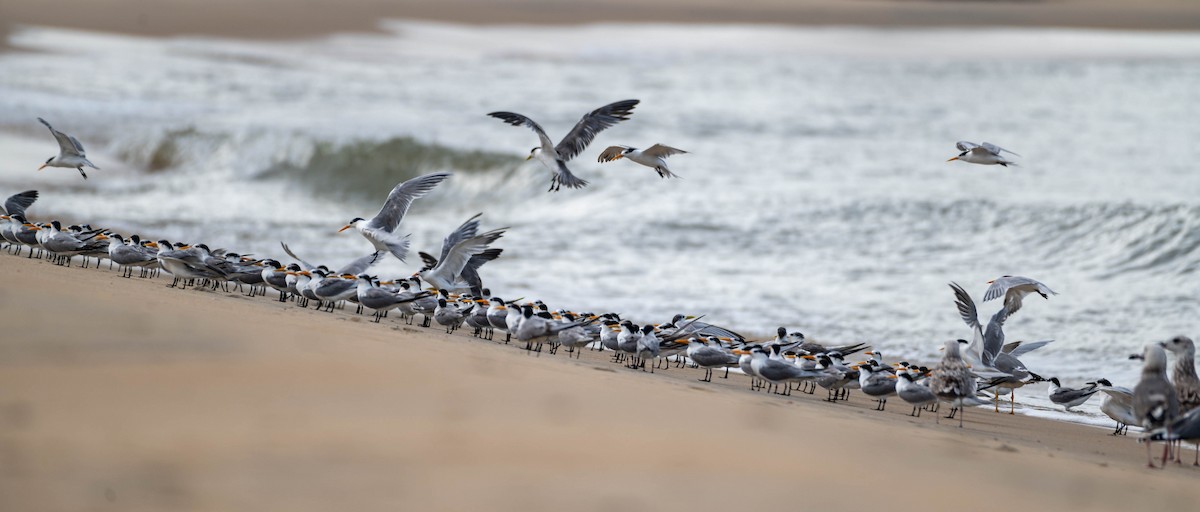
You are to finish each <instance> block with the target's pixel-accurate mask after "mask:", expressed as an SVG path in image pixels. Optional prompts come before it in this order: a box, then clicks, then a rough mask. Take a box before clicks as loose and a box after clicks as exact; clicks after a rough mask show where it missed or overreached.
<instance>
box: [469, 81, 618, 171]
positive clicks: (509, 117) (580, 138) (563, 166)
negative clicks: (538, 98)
mask: <svg viewBox="0 0 1200 512" xmlns="http://www.w3.org/2000/svg"><path fill="white" fill-rule="evenodd" d="M638 102H639V100H623V101H618V102H616V103H610V104H608V105H605V106H603V107H600V108H598V109H596V110H593V111H591V112H589V113H587V114H586V115H584V116H583V118H582V119H580V120H579V122H578V123H576V124H575V127H574V128H572V129H571V131H570V132H569V133H567V135H566V137H563V139H562V141H560V142H559V143H558V145H557V146H555V145H554V142H553V141H551V140H550V136H549V135H546V130H543V129H542V127H541V126H540V125H538V124H537V123H536V122H534V121H533V120H532V119H530V118H528V117H525V116H523V115H521V114H517V113H514V112H492V113H490V114H488V115H489V116H492V117H494V118H496V119H499V120H501V121H504V122H505V123H508V124H511V125H513V126H525V127H528V128H529V129H531V130H533V131H534V133H537V136H538V140H539V141H541V145H540V146H537V147H535V148H533V149H532V150H530V151H529V156H528V157H526V158H525V159H526V160H530V159H533V158H537V159H538V160H539V161H541V162H542V164H544V165H545V166H546V167H547V168H549V169H550V171H551V172H553V173H554V177H553V178H551V179H550V190H549V191H557V190H558V189H559V188H560V187H561V186H563V185H566V187H567V188H583V187H586V186H587V184H588V182H586V181H584V180H582V179H580V178H578V177H576V176H575V175H574V174H571V170H570V169H568V168H567V161H569V160H571V159H572V158H575V157H576V156H577V155H579V153H582V152H583V150H584V149H586V148H587V147H588V144H591V143H592V139H595V138H596V134H598V133H600V132H601V131H604V130H605V129H606V128H609V127H611V126H613V125H615V124H617V123H619V122H621V121H624V120H626V119H629V116H631V115H633V108H634V107H636V106H637V104H638Z"/></svg>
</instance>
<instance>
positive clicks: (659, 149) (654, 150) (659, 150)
mask: <svg viewBox="0 0 1200 512" xmlns="http://www.w3.org/2000/svg"><path fill="white" fill-rule="evenodd" d="M642 153H644V154H646V155H647V156H653V157H658V158H666V157H668V156H671V155H678V154H681V153H687V151H684V150H682V149H678V148H673V147H671V146H664V145H662V144H655V145H653V146H650V147H649V148H647V149H646V150H645V151H642Z"/></svg>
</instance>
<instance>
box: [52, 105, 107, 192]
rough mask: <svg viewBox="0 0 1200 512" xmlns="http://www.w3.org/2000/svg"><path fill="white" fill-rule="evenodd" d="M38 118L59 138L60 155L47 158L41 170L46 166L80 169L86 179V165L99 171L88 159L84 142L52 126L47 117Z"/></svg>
mask: <svg viewBox="0 0 1200 512" xmlns="http://www.w3.org/2000/svg"><path fill="white" fill-rule="evenodd" d="M37 120H38V121H41V122H42V124H44V125H46V128H49V129H50V133H51V134H52V135H54V138H55V139H56V140H58V156H52V157H50V158H49V159H48V160H46V163H44V164H42V166H41V167H38V170H39V171H40V170H42V169H45V168H46V167H65V168H68V169H75V170H77V171H79V175H80V176H83V179H85V180H86V179H87V173H86V172H83V168H84V167H85V166H86V167H91V168H92V169H95V170H97V171H99V170H100V168H99V167H96V166H95V164H93V163H91V162H89V161H88V159H87V155H86V154H85V153H86V152H85V151H84V149H83V144H80V143H79V139H76V138H75V137H72V136H70V135H67V134H65V133H63V132H60V131H58V130H55V129H54V127H53V126H50V123H47V122H46V120H45V119H42V118H40V117H39V118H37Z"/></svg>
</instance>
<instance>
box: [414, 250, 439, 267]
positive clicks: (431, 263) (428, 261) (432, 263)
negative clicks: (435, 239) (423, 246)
mask: <svg viewBox="0 0 1200 512" xmlns="http://www.w3.org/2000/svg"><path fill="white" fill-rule="evenodd" d="M417 255H418V256H420V257H421V264H422V265H423V266H422V267H421V270H418V271H417V272H425V271H426V270H433V269H434V268H435V267H437V264H438V259H437V258H434V257H433V255H432V254H429V253H427V252H424V251H421V252H418V253H417Z"/></svg>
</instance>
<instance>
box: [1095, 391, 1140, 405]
mask: <svg viewBox="0 0 1200 512" xmlns="http://www.w3.org/2000/svg"><path fill="white" fill-rule="evenodd" d="M1100 391H1103V392H1104V393H1105V394H1107V395H1108V396H1111V397H1113V399H1114V400H1117V401H1119V402H1121V403H1123V404H1132V403H1133V390H1132V389H1129V388H1124V387H1111V388H1108V387H1105V388H1100Z"/></svg>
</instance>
